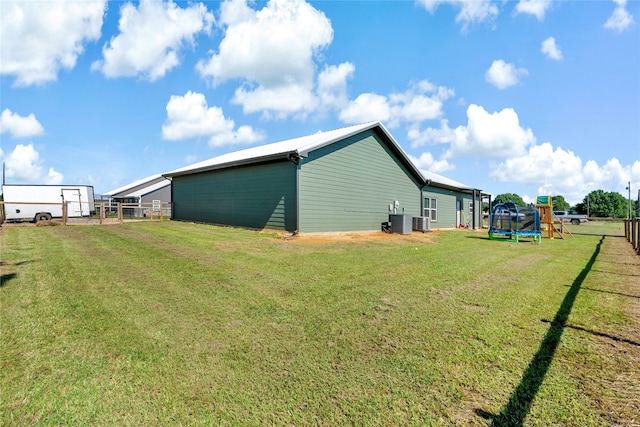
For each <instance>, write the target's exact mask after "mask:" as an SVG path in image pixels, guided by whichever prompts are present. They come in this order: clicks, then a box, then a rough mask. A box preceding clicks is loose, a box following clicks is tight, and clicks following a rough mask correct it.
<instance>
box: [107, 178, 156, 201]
mask: <svg viewBox="0 0 640 427" xmlns="http://www.w3.org/2000/svg"><path fill="white" fill-rule="evenodd" d="M161 177H162V174H156V175H151V176H148V177H146V178H142V179H140V180H138V181H135V182H131V183H129V184H127V185H123V186H122V187H118V188H116V189H115V190H111V191H107V192H106V193H102V194H103V195H104V196H113V195H114V194H118V193H122V192H123V191H127V190H129V189H131V188H135V187H137V186H139V185H143V184H145V183H147V182H150V181H153V180H154V179H158V178H161Z"/></svg>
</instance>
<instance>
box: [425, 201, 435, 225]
mask: <svg viewBox="0 0 640 427" xmlns="http://www.w3.org/2000/svg"><path fill="white" fill-rule="evenodd" d="M424 216H426V217H427V218H430V219H431V222H438V199H432V198H430V197H425V198H424Z"/></svg>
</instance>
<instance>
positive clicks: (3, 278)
mask: <svg viewBox="0 0 640 427" xmlns="http://www.w3.org/2000/svg"><path fill="white" fill-rule="evenodd" d="M16 276H17V274H16V273H8V274H2V275H0V288H3V287H4V286H5V285H6V284H7V283H8V282H9V280H11V279H14V278H15V277H16Z"/></svg>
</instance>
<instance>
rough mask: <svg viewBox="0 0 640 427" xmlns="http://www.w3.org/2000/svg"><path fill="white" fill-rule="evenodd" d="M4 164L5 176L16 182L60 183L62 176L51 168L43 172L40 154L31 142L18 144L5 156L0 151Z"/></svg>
mask: <svg viewBox="0 0 640 427" xmlns="http://www.w3.org/2000/svg"><path fill="white" fill-rule="evenodd" d="M0 154H1V155H2V157H3V161H4V162H5V165H6V171H5V172H6V177H7V178H8V179H10V180H12V181H14V182H17V183H28V184H60V183H62V181H63V179H64V177H63V175H62V174H61V173H59V172H57V171H56V170H54V169H53V168H49V170H48V171H46V172H45V168H44V167H43V166H42V161H41V160H40V154H39V153H38V152H37V151H36V149H35V148H33V144H29V145H23V144H18V145H16V146H15V148H14V149H13V151H12V152H11V153H9V154H8V155H6V156H5V153H3V152H0Z"/></svg>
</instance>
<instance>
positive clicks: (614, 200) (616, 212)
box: [576, 190, 629, 218]
mask: <svg viewBox="0 0 640 427" xmlns="http://www.w3.org/2000/svg"><path fill="white" fill-rule="evenodd" d="M576 210H577V211H578V212H580V213H585V214H586V213H587V211H588V214H589V216H595V217H605V218H626V217H627V212H628V210H629V202H628V200H627V199H626V198H625V197H624V196H623V195H622V194H620V193H618V192H615V191H610V192H606V191H603V190H595V191H592V192H591V193H589V194H587V195H586V196H585V198H584V200H583V201H582V203H578V204H577V205H576Z"/></svg>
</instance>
